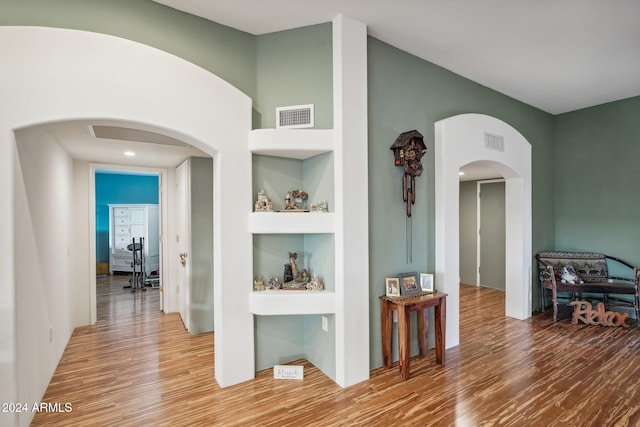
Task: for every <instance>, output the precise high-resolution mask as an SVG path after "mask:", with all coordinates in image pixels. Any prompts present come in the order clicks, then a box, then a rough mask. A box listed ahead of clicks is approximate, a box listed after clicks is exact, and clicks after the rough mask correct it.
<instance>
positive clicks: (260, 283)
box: [253, 278, 265, 292]
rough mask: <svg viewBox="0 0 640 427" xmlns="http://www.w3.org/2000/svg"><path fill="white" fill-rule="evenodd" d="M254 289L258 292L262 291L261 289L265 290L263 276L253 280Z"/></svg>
mask: <svg viewBox="0 0 640 427" xmlns="http://www.w3.org/2000/svg"><path fill="white" fill-rule="evenodd" d="M253 290H254V291H256V292H260V291H264V290H265V287H264V281H263V280H262V278H259V279H257V280H254V281H253Z"/></svg>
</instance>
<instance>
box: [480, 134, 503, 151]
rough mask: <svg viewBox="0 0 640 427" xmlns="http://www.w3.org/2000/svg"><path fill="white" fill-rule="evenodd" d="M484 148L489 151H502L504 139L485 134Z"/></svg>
mask: <svg viewBox="0 0 640 427" xmlns="http://www.w3.org/2000/svg"><path fill="white" fill-rule="evenodd" d="M484 147H485V148H488V149H489V150H495V151H504V137H503V136H500V135H494V134H491V133H487V132H485V133H484Z"/></svg>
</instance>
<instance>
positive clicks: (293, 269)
mask: <svg viewBox="0 0 640 427" xmlns="http://www.w3.org/2000/svg"><path fill="white" fill-rule="evenodd" d="M296 259H298V254H297V253H296V252H289V263H288V264H285V265H284V284H283V285H282V288H283V289H307V283H308V282H309V273H307V270H306V269H302V270H298V266H297V265H296Z"/></svg>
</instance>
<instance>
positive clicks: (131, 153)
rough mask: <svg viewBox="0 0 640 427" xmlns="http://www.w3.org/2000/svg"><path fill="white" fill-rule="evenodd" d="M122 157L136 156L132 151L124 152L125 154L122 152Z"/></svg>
mask: <svg viewBox="0 0 640 427" xmlns="http://www.w3.org/2000/svg"><path fill="white" fill-rule="evenodd" d="M124 155H125V156H129V157H133V156H135V155H136V153H134V152H133V151H125V152H124Z"/></svg>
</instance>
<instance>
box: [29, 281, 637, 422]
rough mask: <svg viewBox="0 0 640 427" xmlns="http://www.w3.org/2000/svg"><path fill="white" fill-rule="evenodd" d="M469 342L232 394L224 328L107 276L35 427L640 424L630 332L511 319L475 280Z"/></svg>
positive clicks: (263, 382) (249, 386)
mask: <svg viewBox="0 0 640 427" xmlns="http://www.w3.org/2000/svg"><path fill="white" fill-rule="evenodd" d="M460 292H461V298H460V299H461V309H460V312H461V319H460V338H461V344H460V345H459V346H458V347H455V348H452V349H449V350H447V352H446V365H444V366H441V365H438V364H436V363H435V362H434V359H433V350H430V351H429V354H428V356H427V357H426V358H424V359H412V361H411V378H410V379H409V380H408V381H402V380H401V379H400V377H399V372H398V369H397V368H396V367H394V368H393V369H384V368H380V369H376V370H373V371H372V372H371V379H370V380H368V381H365V382H363V383H360V384H357V385H355V386H352V387H348V388H345V389H343V388H341V387H339V386H337V385H336V384H335V383H333V381H331V380H330V379H329V378H327V377H326V376H325V375H324V374H323V373H322V372H320V371H319V370H318V369H316V368H315V367H313V366H312V365H310V364H309V363H308V362H306V361H298V362H296V363H299V364H304V365H305V378H304V380H303V381H285V380H274V379H273V374H272V371H271V370H267V371H263V372H259V373H257V375H256V379H255V380H254V381H249V382H247V383H244V384H239V385H236V386H233V387H228V388H225V389H220V388H219V387H218V386H217V384H216V382H215V378H214V372H213V334H200V335H189V334H188V333H187V332H185V330H184V327H183V325H182V322H181V320H180V317H179V315H177V314H173V313H172V314H166V315H164V314H161V313H159V311H158V293H157V291H154V290H150V291H148V292H145V293H136V294H131V293H130V292H129V291H128V290H125V291H123V290H122V285H121V283H117V282H116V283H115V284H109V283H106V284H105V283H101V284H100V285H99V289H98V295H99V321H98V323H97V325H95V326H90V327H82V328H78V329H77V330H76V331H75V332H74V334H73V336H72V338H71V340H70V342H69V345H68V346H67V349H66V351H65V353H64V355H63V357H62V360H61V362H60V364H59V366H58V368H57V369H56V372H55V374H54V376H53V379H52V380H51V383H50V384H49V387H48V389H47V391H46V394H45V396H44V398H43V402H61V403H66V402H69V403H71V404H72V408H73V410H72V411H71V412H67V413H45V412H41V413H38V414H36V416H35V418H34V420H33V423H32V425H33V426H431V425H437V426H454V425H455V426H518V427H520V426H598V427H600V426H637V425H640V388H639V387H638V386H637V384H638V383H639V381H640V339H639V337H638V331H639V330H640V329H639V328H637V327H631V328H628V329H623V328H605V327H597V326H584V325H571V324H570V321H569V319H564V320H561V321H559V322H556V323H554V322H553V321H552V319H551V313H550V312H546V313H545V314H540V315H537V316H534V317H533V318H531V319H528V320H526V321H520V320H515V319H510V318H506V317H505V316H504V294H503V293H502V292H499V291H495V290H490V289H483V288H476V287H471V286H461V291H460Z"/></svg>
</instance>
